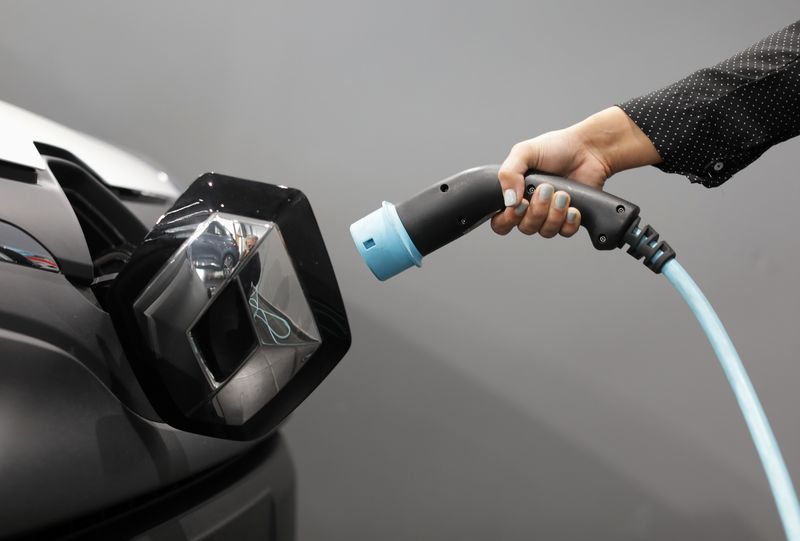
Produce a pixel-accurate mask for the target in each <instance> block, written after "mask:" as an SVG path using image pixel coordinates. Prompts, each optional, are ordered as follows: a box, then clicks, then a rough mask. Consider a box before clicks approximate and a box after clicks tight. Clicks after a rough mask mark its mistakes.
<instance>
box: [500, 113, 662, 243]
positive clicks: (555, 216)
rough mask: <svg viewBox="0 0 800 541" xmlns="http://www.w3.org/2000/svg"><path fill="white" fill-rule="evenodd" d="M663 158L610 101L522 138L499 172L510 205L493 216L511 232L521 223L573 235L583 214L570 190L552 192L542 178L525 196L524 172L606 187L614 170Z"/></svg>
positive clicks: (531, 229)
mask: <svg viewBox="0 0 800 541" xmlns="http://www.w3.org/2000/svg"><path fill="white" fill-rule="evenodd" d="M660 161H661V158H660V157H659V155H658V152H656V150H655V147H653V145H652V143H651V142H650V140H649V139H648V138H647V136H646V135H645V134H644V133H643V132H642V131H641V130H640V129H639V128H638V127H637V126H636V124H634V123H633V121H632V120H631V119H630V118H629V117H628V116H627V115H626V114H625V112H624V111H622V109H620V108H618V107H610V108H608V109H605V110H604V111H601V112H599V113H597V114H595V115H592V116H591V117H589V118H587V119H586V120H584V121H582V122H579V123H578V124H575V125H574V126H570V127H569V128H565V129H563V130H557V131H552V132H548V133H545V134H543V135H540V136H538V137H535V138H533V139H529V140H527V141H523V142H521V143H517V144H516V145H514V146H513V147H512V149H511V152H510V153H509V155H508V157H507V158H506V159H505V161H504V162H503V165H502V166H501V167H500V172H499V173H498V177H499V179H500V185H501V186H502V188H503V193H504V196H505V197H506V205H507V208H506V210H505V211H503V212H501V213H498V214H497V215H495V216H494V217H493V218H492V229H493V230H494V231H495V232H496V233H498V234H500V235H506V234H508V233H509V232H510V231H511V230H512V229H513V228H514V227H517V228H518V229H519V230H520V231H521V232H522V233H524V234H526V235H533V234H535V233H539V234H540V235H541V236H543V237H545V238H550V237H554V236H555V235H556V234H557V233H560V234H561V235H562V236H565V237H571V236H572V235H574V234H575V232H576V231H578V227H579V226H580V221H581V214H580V211H579V210H578V209H576V208H574V207H570V206H569V204H570V197H569V193H567V192H565V191H558V192H555V193H553V186H552V185H550V184H547V183H542V184H540V185H539V186H537V187H536V191H535V192H534V194H533V196H532V197H531V202H530V204H528V202H527V201H525V200H524V199H523V198H522V194H523V189H524V184H525V183H524V178H525V177H524V175H525V173H526V172H527V171H528V170H531V169H534V170H537V171H541V172H543V173H550V174H553V175H560V176H562V177H566V178H569V179H572V180H575V181H578V182H581V183H583V184H587V185H589V186H592V187H594V188H598V189H601V188H602V187H603V185H604V184H605V181H606V180H607V179H608V178H609V177H610V176H611V175H613V174H614V173H616V172H618V171H622V170H624V169H630V168H632V167H639V166H641V165H647V164H654V163H658V162H660Z"/></svg>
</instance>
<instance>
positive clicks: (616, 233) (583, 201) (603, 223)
mask: <svg viewBox="0 0 800 541" xmlns="http://www.w3.org/2000/svg"><path fill="white" fill-rule="evenodd" d="M545 182H546V183H547V184H550V185H552V186H553V188H555V191H559V190H562V191H565V192H567V193H569V196H570V206H573V207H575V208H576V209H578V210H580V211H581V225H582V226H583V227H585V228H586V230H587V231H588V232H589V237H590V238H591V239H592V244H593V245H594V247H595V248H597V249H598V250H613V249H614V248H621V247H622V245H623V244H624V242H625V233H627V232H628V229H630V227H631V225H632V224H633V222H634V220H635V219H636V217H637V216H638V215H639V207H638V206H637V205H634V204H633V203H631V202H629V201H625V200H624V199H621V198H619V197H617V196H615V195H612V194H610V193H608V192H604V191H602V190H598V189H597V188H592V187H591V186H587V185H586V184H581V183H580V182H575V181H574V180H569V179H566V178H563V177H557V176H553V175H547V174H544V173H538V172H536V171H528V173H527V174H526V176H525V199H528V200H530V198H531V197H532V196H533V192H534V190H535V189H536V187H537V186H539V185H540V184H542V183H545Z"/></svg>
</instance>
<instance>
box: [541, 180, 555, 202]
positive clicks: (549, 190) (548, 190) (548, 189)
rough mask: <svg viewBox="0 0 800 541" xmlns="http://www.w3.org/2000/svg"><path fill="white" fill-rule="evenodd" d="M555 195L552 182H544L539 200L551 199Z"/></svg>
mask: <svg viewBox="0 0 800 541" xmlns="http://www.w3.org/2000/svg"><path fill="white" fill-rule="evenodd" d="M552 196H553V187H552V186H551V185H550V184H542V187H541V188H539V201H550V198H551V197H552Z"/></svg>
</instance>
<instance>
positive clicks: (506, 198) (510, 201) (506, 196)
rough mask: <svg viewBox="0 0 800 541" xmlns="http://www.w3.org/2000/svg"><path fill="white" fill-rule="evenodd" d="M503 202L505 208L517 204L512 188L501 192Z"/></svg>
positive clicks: (515, 194) (515, 193)
mask: <svg viewBox="0 0 800 541" xmlns="http://www.w3.org/2000/svg"><path fill="white" fill-rule="evenodd" d="M503 202H504V203H505V204H506V206H507V207H513V206H514V205H516V204H517V192H516V191H515V190H514V189H513V188H509V189H507V190H504V191H503Z"/></svg>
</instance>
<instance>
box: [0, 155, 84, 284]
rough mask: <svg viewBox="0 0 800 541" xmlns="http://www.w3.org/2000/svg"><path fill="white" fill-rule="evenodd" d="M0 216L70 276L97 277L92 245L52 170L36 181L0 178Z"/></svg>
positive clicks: (79, 280)
mask: <svg viewBox="0 0 800 541" xmlns="http://www.w3.org/2000/svg"><path fill="white" fill-rule="evenodd" d="M0 191H1V192H2V196H0V217H2V219H3V220H4V221H6V222H9V223H12V224H14V225H16V226H17V227H18V228H20V229H22V230H23V231H25V232H26V233H28V234H29V235H30V236H32V237H33V238H34V239H36V240H37V241H38V242H39V243H41V244H42V245H43V246H44V247H45V248H47V250H49V251H50V253H51V254H53V256H54V257H55V258H56V261H57V262H58V265H59V267H61V271H62V272H63V273H64V274H65V275H66V276H68V277H69V278H71V279H73V280H76V281H78V282H81V283H84V284H88V283H89V282H91V281H92V279H93V278H94V273H93V270H92V259H91V256H90V255H89V248H88V247H87V246H86V240H85V238H84V236H83V231H81V226H80V224H79V223H78V219H77V218H76V217H75V212H74V211H73V210H72V206H71V205H70V204H69V201H68V200H67V196H66V195H64V192H63V191H62V190H61V186H59V184H58V182H56V180H55V179H54V178H53V175H52V173H51V172H50V170H49V169H48V170H40V171H39V172H38V180H37V182H36V184H29V183H25V182H18V181H15V180H9V179H3V178H0Z"/></svg>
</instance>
